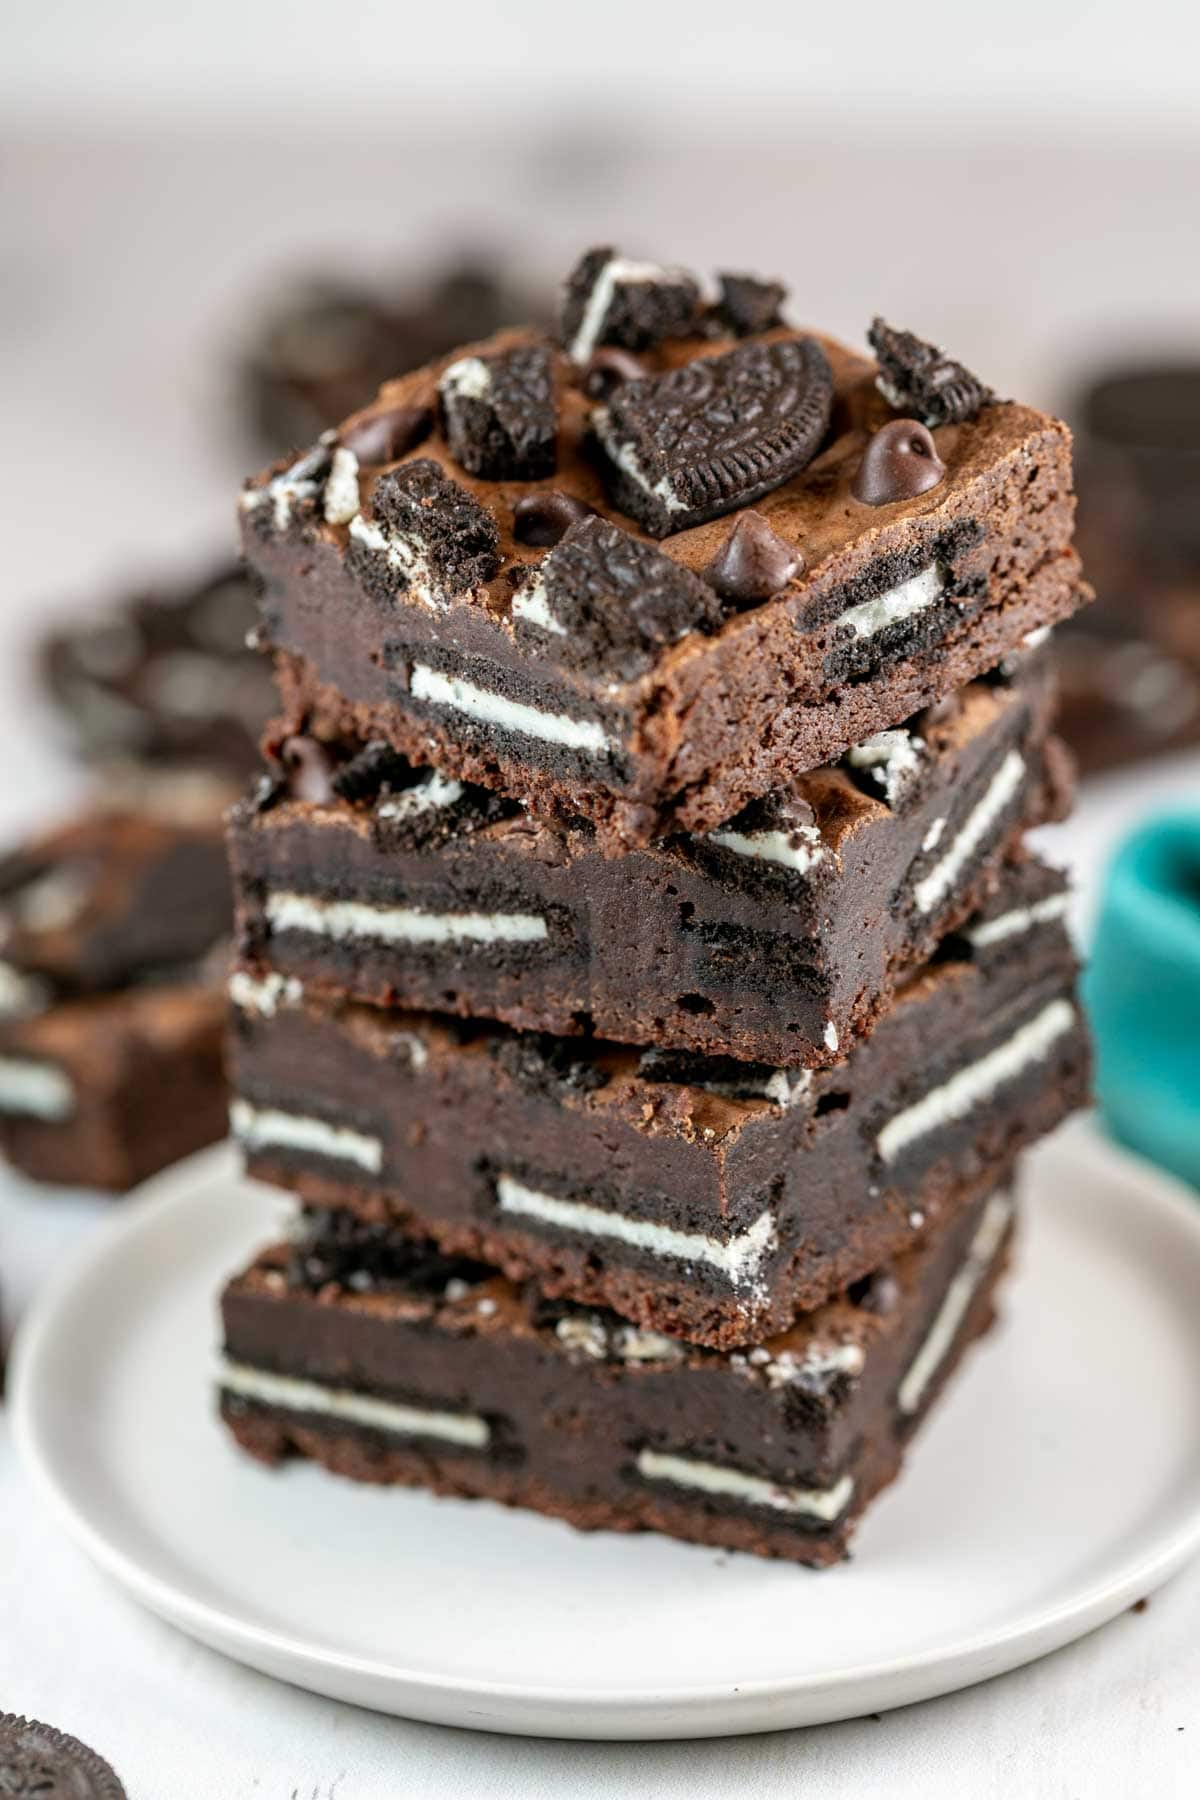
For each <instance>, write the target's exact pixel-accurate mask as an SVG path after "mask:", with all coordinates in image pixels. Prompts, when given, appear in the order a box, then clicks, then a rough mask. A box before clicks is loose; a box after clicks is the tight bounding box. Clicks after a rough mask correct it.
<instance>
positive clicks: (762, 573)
mask: <svg viewBox="0 0 1200 1800" xmlns="http://www.w3.org/2000/svg"><path fill="white" fill-rule="evenodd" d="M803 567H804V558H803V556H802V555H801V553H800V551H799V550H797V549H796V547H795V546H794V545H793V544H789V543H787V542H786V541H785V540H784V539H783V538H781V537H780V535H779V533H778V532H777V531H772V529H771V527H770V526H769V525H768V524H767V521H766V520H765V519H764V518H763V516H762V514H761V513H757V512H748V513H743V514H742V516H741V518H740V519H739V520H738V522H737V524H736V525H735V526H734V528H733V530H732V531H731V532H730V534H729V536H728V537H727V538H726V540H725V542H724V544H722V546H721V548H720V549H719V550H718V551H717V554H716V555H715V556H714V557H713V559H712V561H711V562H710V563H709V565H708V568H707V569H706V570H705V575H706V576H707V578H708V580H709V581H711V582H712V584H713V586H714V587H715V588H716V590H717V592H718V594H720V595H721V596H722V598H723V599H725V600H733V601H736V602H737V603H738V604H744V603H746V602H748V601H751V600H768V599H769V598H770V597H771V595H772V594H777V593H778V592H779V590H780V588H784V587H786V586H787V584H788V582H789V581H792V580H794V578H795V577H796V576H797V575H799V573H800V571H801V570H802V569H803Z"/></svg>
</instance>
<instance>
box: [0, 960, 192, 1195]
mask: <svg viewBox="0 0 1200 1800" xmlns="http://www.w3.org/2000/svg"><path fill="white" fill-rule="evenodd" d="M224 1017H225V1007H224V997H223V995H222V993H221V991H220V989H219V988H216V987H214V986H212V985H211V984H204V983H200V982H194V983H188V984H186V985H169V986H163V987H140V988H127V989H125V990H124V991H123V992H120V993H116V994H105V995H99V996H94V997H90V998H87V999H82V1000H70V1001H64V1002H62V1003H61V1004H59V1005H56V1006H52V1007H51V1008H50V1009H49V1011H47V1012H43V1013H35V1014H34V1015H33V1016H31V1017H29V1018H23V1019H7V1020H5V1021H4V1022H3V1025H2V1026H0V1150H2V1151H3V1153H4V1155H6V1156H7V1157H8V1159H9V1161H10V1162H12V1163H14V1164H15V1165H16V1167H17V1168H19V1169H21V1170H23V1171H24V1173H25V1174H27V1175H29V1176H31V1177H32V1178H33V1179H34V1180H35V1181H50V1182H62V1183H65V1184H67V1185H70V1186H76V1187H93V1188H104V1189H107V1190H109V1191H111V1192H114V1193H123V1192H124V1191H125V1189H127V1188H130V1187H133V1186H134V1185H135V1184H136V1183H137V1182H139V1181H143V1180H145V1179H146V1177H147V1176H150V1175H153V1174H154V1173H155V1172H156V1171H157V1170H159V1169H162V1168H165V1167H166V1166H167V1164H168V1163H172V1162H175V1161H177V1160H178V1158H179V1157H181V1156H187V1155H188V1154H189V1153H190V1152H191V1151H193V1150H199V1149H201V1148H202V1146H203V1145H205V1144H211V1143H214V1142H215V1141H216V1139H217V1138H219V1137H222V1136H224V1133H225V1128H226V1105H227V1100H226V1088H225V1077H224V1070H223V1066H222V1062H223V1059H222V1032H223V1025H224Z"/></svg>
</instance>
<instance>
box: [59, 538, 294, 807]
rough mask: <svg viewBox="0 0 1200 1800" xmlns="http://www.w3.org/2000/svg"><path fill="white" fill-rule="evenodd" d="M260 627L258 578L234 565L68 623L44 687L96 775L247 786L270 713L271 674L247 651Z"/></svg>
mask: <svg viewBox="0 0 1200 1800" xmlns="http://www.w3.org/2000/svg"><path fill="white" fill-rule="evenodd" d="M254 624H255V600H254V586H253V583H252V579H251V577H250V576H248V575H247V574H246V573H245V572H244V571H243V570H242V569H240V568H239V567H238V566H237V565H236V564H235V563H232V562H231V563H230V564H229V565H228V566H227V567H224V568H221V569H218V570H217V571H215V572H214V573H213V574H211V575H208V576H206V577H205V578H204V579H203V580H201V581H199V582H197V583H189V584H186V585H181V586H168V585H164V586H161V587H154V588H149V589H146V590H144V591H142V592H138V593H134V594H132V595H130V596H129V597H128V598H126V599H125V600H123V601H122V602H120V603H118V604H117V605H116V606H113V607H109V608H107V609H105V610H104V611H103V612H100V613H89V614H83V615H81V616H79V617H78V618H76V619H72V620H70V621H68V622H67V623H64V624H61V625H60V626H59V627H58V628H57V629H56V630H55V631H54V632H52V633H51V634H50V635H49V636H48V637H47V638H46V639H45V640H44V642H43V644H42V647H41V669H42V676H43V680H44V683H45V686H46V688H47V690H48V691H49V693H50V696H51V698H52V700H53V701H54V703H55V705H56V707H57V708H58V710H59V712H60V714H61V716H62V719H63V722H64V724H65V726H66V727H67V729H68V731H69V732H70V734H71V737H72V738H73V740H74V743H75V747H76V749H77V751H78V753H79V754H80V755H81V756H82V757H84V758H85V759H86V760H87V762H88V763H89V764H90V765H92V766H93V767H94V766H95V765H96V764H97V763H99V764H102V765H104V766H105V768H106V769H111V768H112V767H113V766H114V765H115V766H118V767H121V768H124V769H126V770H132V769H138V768H154V769H160V770H161V769H185V768H187V769H193V770H196V769H203V770H210V771H211V772H212V773H213V774H214V775H215V776H217V777H224V778H226V779H227V780H228V781H229V782H230V783H240V782H241V780H242V778H243V777H245V776H246V775H248V774H250V773H252V772H253V771H254V770H255V769H256V768H257V767H258V760H259V759H258V741H259V738H260V736H261V733H262V729H263V726H264V725H265V723H266V721H267V719H268V718H269V717H270V715H271V712H272V711H273V693H274V690H273V688H272V684H271V679H270V672H269V668H268V665H267V663H266V661H265V659H264V658H263V657H262V656H260V655H259V654H258V652H257V651H255V650H254V649H252V648H251V647H250V646H249V644H248V642H247V634H248V633H249V632H250V631H251V630H252V628H253V626H254Z"/></svg>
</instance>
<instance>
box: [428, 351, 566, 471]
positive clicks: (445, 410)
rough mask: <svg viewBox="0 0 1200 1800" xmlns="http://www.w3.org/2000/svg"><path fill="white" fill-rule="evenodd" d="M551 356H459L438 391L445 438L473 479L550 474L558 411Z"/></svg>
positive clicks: (522, 353) (534, 353)
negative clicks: (474, 477)
mask: <svg viewBox="0 0 1200 1800" xmlns="http://www.w3.org/2000/svg"><path fill="white" fill-rule="evenodd" d="M554 374H555V370H554V354H553V352H552V351H551V350H549V349H547V348H546V346H545V345H541V344H523V345H518V346H517V348H515V349H512V350H499V351H496V352H495V353H494V354H492V355H490V356H463V357H460V358H459V360H458V361H457V362H452V363H451V364H450V366H449V368H448V369H447V370H446V371H445V373H444V374H443V376H442V379H441V383H440V385H439V389H438V392H439V394H440V396H441V404H442V418H443V421H444V423H445V429H446V441H447V443H448V444H449V446H450V449H451V452H452V454H453V455H454V458H455V460H456V461H457V462H459V463H460V464H461V465H462V467H463V468H464V469H466V471H467V473H468V474H470V475H478V476H482V478H483V479H484V480H485V481H540V480H542V478H543V477H544V476H546V475H552V474H553V473H554V462H555V450H556V439H557V436H558V407H557V403H556V397H555V391H554Z"/></svg>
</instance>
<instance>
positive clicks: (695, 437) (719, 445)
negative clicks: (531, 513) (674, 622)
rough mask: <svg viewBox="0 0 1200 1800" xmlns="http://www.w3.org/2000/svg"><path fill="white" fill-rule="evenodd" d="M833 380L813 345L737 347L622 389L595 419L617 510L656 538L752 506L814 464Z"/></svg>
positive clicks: (805, 341)
mask: <svg viewBox="0 0 1200 1800" xmlns="http://www.w3.org/2000/svg"><path fill="white" fill-rule="evenodd" d="M832 407H833V374H832V371H831V370H830V367H829V359H828V357H827V356H826V355H825V352H824V351H823V350H822V349H821V346H820V345H819V344H818V343H817V342H816V340H815V339H814V338H786V339H783V340H781V341H779V342H774V343H768V344H764V343H750V344H740V345H739V346H738V347H737V349H735V350H726V351H725V352H724V353H723V354H722V355H718V356H703V357H697V358H696V359H695V361H693V362H690V363H687V364H685V365H684V366H683V367H682V368H678V369H672V370H671V371H670V372H669V373H667V374H665V375H654V376H648V377H647V378H646V379H645V380H644V381H630V382H627V383H626V384H625V385H624V386H623V387H619V388H618V389H617V390H616V392H615V393H614V394H613V396H612V398H611V399H610V400H609V402H608V404H607V405H606V406H601V407H597V408H596V410H595V411H594V412H593V414H592V428H593V431H594V433H595V437H596V440H597V443H598V445H599V448H600V450H601V452H602V454H603V458H604V462H605V475H606V478H607V480H608V484H609V488H610V491H611V493H612V495H613V498H614V500H615V502H616V504H617V505H618V506H619V507H620V508H621V510H622V511H623V512H627V513H629V514H630V515H631V516H632V517H633V518H635V519H636V520H637V521H638V523H639V524H641V525H643V526H644V527H645V528H646V530H647V531H648V532H650V533H651V535H652V536H654V537H665V536H666V535H667V534H668V533H669V532H673V531H682V530H683V529H684V528H685V527H686V526H689V525H698V524H700V523H701V521H702V520H704V519H715V518H718V517H719V516H720V515H721V514H722V513H727V512H732V511H733V510H734V509H735V508H736V507H740V506H748V505H750V504H752V503H753V502H754V501H755V500H758V499H761V497H762V496H763V494H767V493H770V491H771V489H772V488H777V487H779V486H781V485H782V483H783V482H785V481H788V480H790V479H791V477H792V476H793V475H795V474H798V473H799V471H800V470H801V469H803V468H804V467H805V466H806V465H807V464H808V463H809V462H811V461H812V459H813V457H814V456H815V455H816V453H817V451H818V449H819V448H820V446H821V441H822V439H823V438H824V436H825V432H826V430H827V428H828V425H829V416H830V412H831V410H832Z"/></svg>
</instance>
